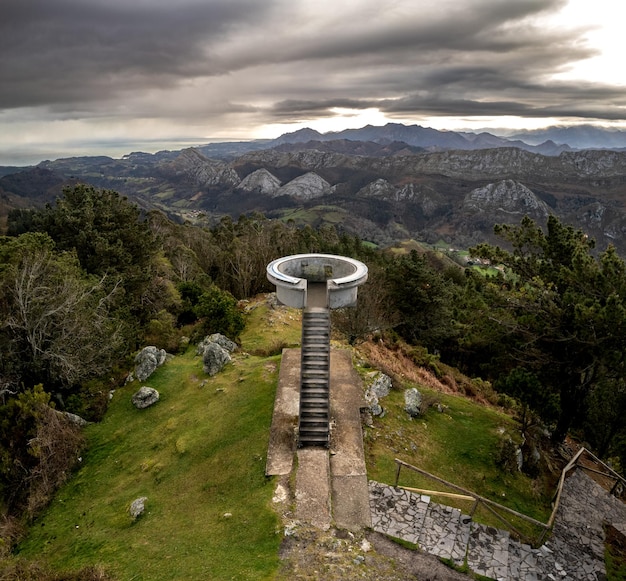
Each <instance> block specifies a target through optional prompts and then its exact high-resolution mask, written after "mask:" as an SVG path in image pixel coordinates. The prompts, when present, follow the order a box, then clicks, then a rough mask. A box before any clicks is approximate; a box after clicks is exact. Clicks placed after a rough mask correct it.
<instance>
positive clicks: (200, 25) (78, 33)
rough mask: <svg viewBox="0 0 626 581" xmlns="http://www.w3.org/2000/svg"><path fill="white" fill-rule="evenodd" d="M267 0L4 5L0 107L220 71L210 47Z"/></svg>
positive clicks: (79, 97)
mask: <svg viewBox="0 0 626 581" xmlns="http://www.w3.org/2000/svg"><path fill="white" fill-rule="evenodd" d="M268 6H270V3H269V2H257V1H255V0H211V1H210V2H206V1H205V2H203V1H201V0H197V1H190V0H182V1H180V2H160V1H156V2H155V1H151V2H145V1H144V2H141V1H135V0H133V1H131V2H129V1H127V0H108V1H106V0H95V1H94V0H89V1H85V0H27V1H24V0H3V2H2V7H1V8H0V15H1V18H0V79H1V80H2V88H1V89H0V107H3V108H13V107H24V106H37V105H45V104H50V103H64V102H70V103H71V102H81V101H86V100H93V99H102V98H103V97H106V96H108V95H110V94H115V93H117V92H118V91H124V92H128V91H132V90H141V89H142V88H146V87H150V86H155V85H158V86H163V85H164V84H171V83H174V82H177V81H180V80H182V79H185V78H189V77H191V78H193V77H195V76H198V75H202V74H205V75H214V74H221V73H223V72H225V71H223V70H220V66H219V64H217V63H216V61H215V59H214V58H212V55H211V50H212V47H214V46H215V45H216V44H217V43H219V42H220V40H222V39H223V38H224V37H225V36H226V35H227V34H228V33H229V32H230V31H231V30H232V27H234V26H236V25H239V24H241V23H245V22H247V21H254V20H256V19H258V18H259V16H260V15H261V14H262V13H263V12H265V11H266V10H267V7H268Z"/></svg>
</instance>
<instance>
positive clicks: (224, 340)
mask: <svg viewBox="0 0 626 581" xmlns="http://www.w3.org/2000/svg"><path fill="white" fill-rule="evenodd" d="M207 338H208V339H209V341H211V342H212V343H217V344H218V345H219V346H220V347H223V348H224V349H226V351H228V352H229V353H232V352H233V351H234V350H235V349H237V343H235V342H234V341H231V340H230V339H229V338H228V337H226V336H225V335H222V334H221V333H213V335H209V336H208V337H207Z"/></svg>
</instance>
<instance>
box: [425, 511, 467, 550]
mask: <svg viewBox="0 0 626 581" xmlns="http://www.w3.org/2000/svg"><path fill="white" fill-rule="evenodd" d="M460 518H461V511H460V510H459V509H458V508H452V507H450V506H445V505H443V504H438V503H436V502H431V503H430V504H429V505H428V510H427V511H426V516H425V517H424V522H423V525H422V530H421V532H420V536H419V546H420V547H421V548H422V549H424V551H426V552H427V553H430V554H431V555H436V556H437V557H441V558H442V559H452V552H453V551H454V546H455V544H456V537H457V532H458V530H459V525H460Z"/></svg>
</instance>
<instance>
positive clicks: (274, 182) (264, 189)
mask: <svg viewBox="0 0 626 581" xmlns="http://www.w3.org/2000/svg"><path fill="white" fill-rule="evenodd" d="M280 185H281V182H280V180H279V179H278V178H277V177H276V176H274V175H272V174H271V173H270V172H269V171H267V170H266V169H265V168H261V169H257V170H256V171H253V172H252V173H251V174H248V175H247V176H246V177H245V178H243V179H242V180H241V182H240V183H239V185H238V186H237V188H238V189H240V190H245V191H247V192H256V193H258V194H265V195H267V196H273V195H274V194H275V193H276V190H278V189H279V188H280Z"/></svg>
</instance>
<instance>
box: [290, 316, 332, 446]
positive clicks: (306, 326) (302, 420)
mask: <svg viewBox="0 0 626 581" xmlns="http://www.w3.org/2000/svg"><path fill="white" fill-rule="evenodd" d="M301 353H302V354H301V366H300V370H301V371H300V417H299V422H298V434H299V440H298V446H299V447H301V448H303V447H308V446H323V447H328V437H329V418H330V403H329V387H330V386H329V383H330V381H329V378H330V313H329V311H328V309H327V308H323V307H308V308H306V309H305V310H304V311H303V313H302V352H301Z"/></svg>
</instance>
